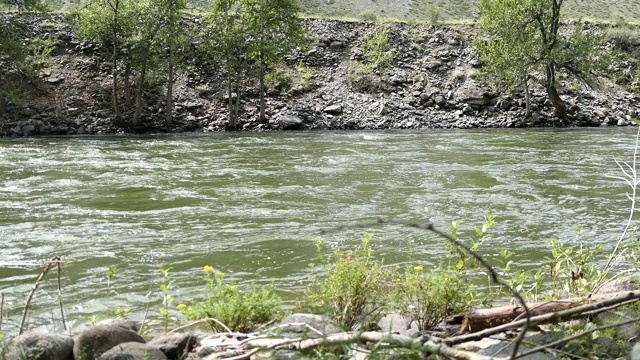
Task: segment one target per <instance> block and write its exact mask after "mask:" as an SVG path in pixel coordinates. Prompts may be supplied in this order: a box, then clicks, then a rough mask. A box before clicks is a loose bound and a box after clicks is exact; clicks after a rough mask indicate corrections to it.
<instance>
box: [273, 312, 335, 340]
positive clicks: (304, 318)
mask: <svg viewBox="0 0 640 360" xmlns="http://www.w3.org/2000/svg"><path fill="white" fill-rule="evenodd" d="M279 328H280V329H282V330H283V332H286V333H296V334H305V335H308V336H326V335H331V334H337V333H340V332H342V329H340V326H338V324H337V323H335V322H334V321H333V320H331V319H329V318H328V317H326V316H323V315H314V314H304V313H299V314H291V315H289V316H287V317H285V318H284V319H282V321H281V322H280V327H279ZM318 332H320V333H318Z"/></svg>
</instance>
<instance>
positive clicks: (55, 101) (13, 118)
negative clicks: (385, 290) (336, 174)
mask: <svg viewBox="0 0 640 360" xmlns="http://www.w3.org/2000/svg"><path fill="white" fill-rule="evenodd" d="M198 24H199V19H198V18H196V17H193V18H189V19H185V26H193V27H194V28H196V29H194V31H193V33H197V27H198ZM307 25H308V28H309V30H310V35H311V37H312V39H313V40H312V44H311V45H310V46H309V47H308V48H307V49H306V50H304V51H299V52H297V53H296V54H293V55H291V56H289V57H287V59H286V63H287V64H288V66H287V67H286V68H284V69H280V70H279V71H281V72H282V73H283V74H284V75H283V76H282V77H280V80H279V81H275V80H273V81H271V82H270V83H269V85H270V86H269V89H268V103H267V105H268V109H267V118H268V123H267V124H258V123H257V122H256V119H257V115H258V99H257V90H256V84H255V81H253V80H251V79H247V80H246V81H245V82H244V86H243V89H242V92H241V94H240V97H241V109H240V110H241V111H240V128H241V129H242V130H245V131H248V130H278V129H279V130H289V129H291V130H294V129H306V130H312V129H363V130H364V129H431V128H465V129H466V128H485V127H536V126H603V125H616V126H623V125H629V124H631V121H630V120H631V118H633V117H636V116H637V115H638V111H639V110H640V109H639V105H640V97H639V96H638V95H637V94H632V93H629V92H625V91H622V90H621V89H616V88H612V89H611V88H610V90H608V91H605V90H594V89H589V88H586V87H584V86H582V85H580V84H578V83H569V82H567V83H566V84H564V85H565V86H564V89H565V90H564V92H563V93H562V94H561V96H562V97H563V98H564V99H565V101H566V102H567V106H568V108H569V111H570V114H569V116H568V117H567V119H565V120H560V119H557V118H554V117H553V109H552V106H551V103H550V102H549V101H548V100H547V98H546V96H545V94H544V93H543V91H542V89H541V88H536V87H534V89H533V90H534V91H533V94H532V111H533V115H532V116H531V117H530V118H525V117H524V114H525V109H524V102H525V100H524V95H523V94H521V93H519V92H517V91H516V92H513V93H511V94H506V93H500V92H497V91H495V90H493V89H492V88H491V87H488V86H486V85H483V84H481V83H479V82H478V81H477V74H478V73H479V71H480V67H481V64H480V62H479V61H478V60H477V54H476V53H475V51H474V49H473V47H472V46H471V42H472V38H473V35H472V34H473V28H472V27H471V26H466V27H464V26H439V25H407V24H392V25H388V34H389V39H390V45H391V49H390V51H392V52H393V53H394V54H395V58H394V60H393V66H392V67H391V68H390V69H389V70H388V72H386V73H385V74H379V73H375V74H373V75H372V76H370V77H367V78H366V79H364V81H363V79H357V78H354V76H352V75H350V74H349V71H348V69H349V67H350V66H352V65H353V64H354V63H355V62H356V61H366V60H365V57H364V55H363V47H364V42H365V40H364V38H365V34H367V33H368V32H370V31H372V30H373V28H374V25H372V24H367V23H352V22H343V21H334V20H318V19H310V20H307ZM28 26H30V27H31V28H32V29H33V33H34V37H43V38H47V37H48V38H53V39H55V40H56V41H57V42H58V46H57V48H56V50H55V51H54V53H53V54H54V58H53V59H52V60H51V61H50V63H49V65H48V66H47V67H46V68H44V69H43V70H41V71H40V73H39V76H38V78H37V79H36V80H30V81H29V82H26V81H25V80H24V79H23V78H21V77H20V76H19V75H18V74H15V73H8V74H5V75H4V78H5V80H6V83H7V84H9V87H10V88H13V89H14V91H13V93H14V95H13V96H12V98H11V99H10V100H11V101H10V102H9V106H8V108H9V111H8V113H7V114H5V115H0V134H2V135H13V136H23V135H24V136H27V135H36V134H65V135H66V134H107V133H123V132H124V133H126V132H166V131H171V132H174V131H205V132H206V131H221V130H224V129H226V127H227V110H226V100H225V86H224V81H223V78H224V77H223V74H222V67H221V66H219V64H216V63H215V62H213V61H210V60H206V59H204V58H203V57H202V56H200V53H199V51H198V40H197V39H194V40H193V42H192V43H191V45H190V46H189V47H186V48H185V49H183V50H182V51H183V55H184V57H183V59H184V60H183V63H182V64H181V67H180V70H179V71H178V74H177V79H176V84H175V85H174V89H175V92H174V94H175V107H174V117H175V123H174V124H172V125H170V126H169V125H167V124H165V123H164V105H165V104H164V98H163V88H164V86H163V84H161V83H158V84H156V85H154V86H153V87H150V88H149V90H148V91H147V92H146V93H145V97H144V98H145V102H146V103H145V106H144V110H143V117H144V127H142V128H137V129H134V128H126V127H125V128H122V127H119V126H118V124H117V123H116V121H115V119H114V117H113V112H112V110H111V108H110V105H111V103H110V96H111V94H110V91H111V90H110V83H111V80H110V75H109V74H110V69H109V65H108V61H109V54H108V49H107V48H102V47H101V46H99V45H98V44H94V43H89V42H82V40H80V39H79V38H77V37H76V35H75V34H74V31H73V28H72V27H71V26H70V25H69V24H67V23H65V21H64V19H63V17H62V16H61V15H58V16H53V17H52V18H51V19H38V20H30V21H29V23H28ZM283 79H284V80H283ZM567 81H568V80H567ZM16 94H27V95H19V96H18V95H16ZM121 95H122V96H123V94H121ZM132 110H133V108H131V109H125V111H124V114H125V117H126V118H132Z"/></svg>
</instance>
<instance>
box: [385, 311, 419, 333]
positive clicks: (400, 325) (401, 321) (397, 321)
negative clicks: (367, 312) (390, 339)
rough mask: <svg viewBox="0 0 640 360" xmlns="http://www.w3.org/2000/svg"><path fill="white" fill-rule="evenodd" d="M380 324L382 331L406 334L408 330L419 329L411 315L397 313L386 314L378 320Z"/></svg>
mask: <svg viewBox="0 0 640 360" xmlns="http://www.w3.org/2000/svg"><path fill="white" fill-rule="evenodd" d="M378 326H379V327H380V331H382V332H390V333H395V334H404V333H407V332H408V331H414V330H418V328H417V326H415V323H414V322H413V320H412V319H411V317H410V316H406V315H402V314H396V313H391V314H388V315H385V316H384V317H383V318H382V319H380V321H378ZM412 326H413V327H412Z"/></svg>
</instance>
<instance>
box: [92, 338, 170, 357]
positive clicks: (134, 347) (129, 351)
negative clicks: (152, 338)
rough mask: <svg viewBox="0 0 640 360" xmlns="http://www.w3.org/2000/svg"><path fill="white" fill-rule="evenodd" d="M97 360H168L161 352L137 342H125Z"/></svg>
mask: <svg viewBox="0 0 640 360" xmlns="http://www.w3.org/2000/svg"><path fill="white" fill-rule="evenodd" d="M98 360H168V359H167V357H166V356H165V355H164V354H163V353H162V351H160V350H158V349H156V348H154V347H151V346H149V345H147V344H142V343H139V342H126V343H122V344H119V345H116V346H114V347H113V348H111V349H109V351H107V352H105V353H104V354H102V355H100V357H99V358H98Z"/></svg>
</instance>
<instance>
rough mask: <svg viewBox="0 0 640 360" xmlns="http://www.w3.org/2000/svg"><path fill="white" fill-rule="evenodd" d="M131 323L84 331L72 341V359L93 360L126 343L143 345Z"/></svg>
mask: <svg viewBox="0 0 640 360" xmlns="http://www.w3.org/2000/svg"><path fill="white" fill-rule="evenodd" d="M132 323H133V322H127V321H111V322H105V323H100V324H98V325H95V326H90V327H88V328H86V329H84V330H83V331H82V332H81V333H80V334H78V335H77V336H76V338H75V339H74V340H75V344H74V345H73V355H74V357H75V358H76V359H80V358H82V359H83V360H94V359H97V358H98V357H99V356H100V355H101V354H102V353H104V352H105V351H107V350H109V349H111V348H113V347H114V346H116V345H119V344H123V343H127V342H139V343H144V339H143V338H142V336H140V334H138V333H137V332H136V331H137V329H136V327H135V323H133V325H132ZM158 351H159V350H158Z"/></svg>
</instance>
